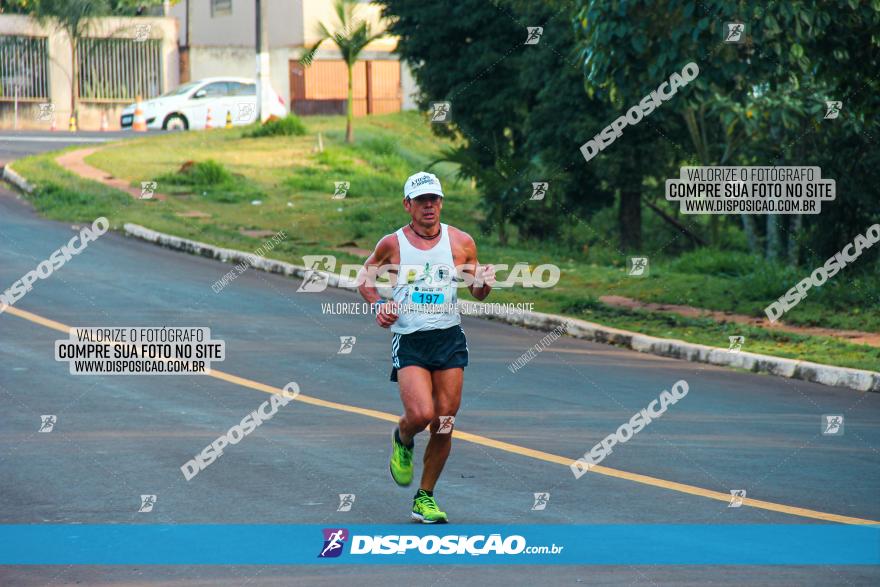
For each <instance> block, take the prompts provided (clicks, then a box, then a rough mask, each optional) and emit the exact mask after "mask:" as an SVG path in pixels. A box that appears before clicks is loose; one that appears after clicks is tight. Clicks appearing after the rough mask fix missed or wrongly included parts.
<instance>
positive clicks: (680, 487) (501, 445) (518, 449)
mask: <svg viewBox="0 0 880 587" xmlns="http://www.w3.org/2000/svg"><path fill="white" fill-rule="evenodd" d="M5 313H7V314H11V315H13V316H17V317H19V318H22V319H24V320H28V321H30V322H33V323H34V324H39V325H40V326H45V327H46V328H51V329H52V330H57V331H59V332H63V333H65V334H69V333H70V329H71V328H72V327H71V326H67V325H65V324H62V323H61V322H56V321H55V320H50V319H48V318H44V317H42V316H39V315H37V314H34V313H31V312H28V311H25V310H21V309H19V308H15V307H12V306H9V307H7V308H6V311H5ZM205 375H206V376H208V377H213V378H215V379H220V380H221V381H226V382H227V383H232V384H233V385H239V386H241V387H247V388H250V389H254V390H257V391H262V392H265V393H274V394H277V395H287V393H286V392H285V391H284V390H283V389H281V388H278V387H272V386H271V385H266V384H265V383H260V382H259V381H253V380H252V379H247V378H245V377H239V376H238V375H232V374H231V373H224V372H223V371H218V370H217V369H211V372H210V373H206V374H205ZM296 400H297V401H301V402H303V403H307V404H310V405H313V406H318V407H322V408H328V409H331V410H338V411H341V412H349V413H351V414H360V415H362V416H368V417H370V418H376V419H378V420H386V421H388V422H397V420H398V416H395V415H394V414H389V413H387V412H380V411H378V410H371V409H368V408H360V407H357V406H351V405H348V404H341V403H338V402H331V401H328V400H323V399H320V398H317V397H312V396H308V395H304V394H302V393H300V394H299V395H298V396H297V397H296ZM454 435H455V438H457V439H458V440H464V441H465V442H471V443H473V444H479V445H481V446H486V447H489V448H494V449H497V450H501V451H504V452H509V453H512V454H517V455H520V456H524V457H529V458H533V459H536V460H539V461H544V462H547V463H554V464H558V465H563V466H565V467H566V468H568V466H569V465H570V464H571V463H572V462H573V461H574V459H572V458H568V457H562V456H559V455H554V454H552V453H548V452H543V451H540V450H535V449H532V448H526V447H524V446H519V445H517V444H511V443H509V442H503V441H500V440H494V439H492V438H488V437H486V436H480V435H479V434H471V433H470V432H463V431H461V430H457V429H456V430H455V432H454ZM588 473H598V474H599V475H607V476H608V477H616V478H618V479H626V480H627V481H632V482H634V483H640V484H642V485H650V486H652V487H660V488H663V489H669V490H672V491H678V492H680V493H687V494H689V495H698V496H700V497H706V498H709V499H715V500H718V501H723V502H730V494H729V493H721V492H720V491H713V490H711V489H703V488H702V487H696V486H694V485H687V484H685V483H677V482H675V481H667V480H665V479H658V478H657V477H650V476H648V475H641V474H639V473H630V472H628V471H621V470H620V469H612V468H610V467H605V466H602V465H596V466H594V467H591V468H590V470H589V471H588ZM742 503H743V505H745V506H749V507H753V508H758V509H762V510H768V511H772V512H780V513H783V514H791V515H793V516H801V517H803V518H813V519H816V520H823V521H826V522H839V523H841V524H859V525H873V524H880V522H878V521H875V520H866V519H863V518H853V517H850V516H841V515H838V514H829V513H826V512H820V511H816V510H811V509H806V508H799V507H795V506H789V505H783V504H780V503H774V502H772V501H763V500H760V499H752V498H743V500H742Z"/></svg>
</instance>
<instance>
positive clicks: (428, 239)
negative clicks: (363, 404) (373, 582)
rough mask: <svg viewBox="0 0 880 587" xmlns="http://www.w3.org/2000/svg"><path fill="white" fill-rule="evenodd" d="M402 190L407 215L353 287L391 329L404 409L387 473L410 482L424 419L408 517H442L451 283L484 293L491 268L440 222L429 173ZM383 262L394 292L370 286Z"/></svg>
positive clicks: (451, 371)
mask: <svg viewBox="0 0 880 587" xmlns="http://www.w3.org/2000/svg"><path fill="white" fill-rule="evenodd" d="M403 194H404V198H403V207H404V209H406V212H407V214H409V216H410V218H411V219H412V221H411V222H410V223H409V224H408V225H407V226H404V227H403V228H401V229H399V230H398V231H397V232H395V233H393V234H389V235H386V236H384V237H383V238H382V240H380V241H379V243H378V244H377V245H376V250H375V251H373V254H372V255H370V257H369V258H368V259H367V261H366V262H365V263H364V271H365V272H366V275H367V276H368V278H367V279H365V280H364V282H363V284H362V285H361V286H360V288H359V290H360V292H361V295H362V296H363V298H364V299H365V300H366V301H367V302H369V303H371V304H374V303H375V304H377V311H376V322H377V323H378V324H379V326H381V327H382V328H390V329H391V332H393V333H394V335H393V337H392V339H391V381H396V382H397V383H398V385H399V387H400V399H401V401H402V402H403V416H401V417H400V420H399V422H398V426H397V428H395V430H394V433H393V434H392V435H391V463H390V469H391V477H392V478H393V479H394V481H395V483H397V484H398V485H400V486H402V487H406V486H409V485H410V483H412V477H413V463H412V457H413V448H414V447H415V442H414V438H415V436H416V434H418V433H419V432H422V431H423V430H424V429H425V428H426V427H428V426H430V433H431V438H430V440H429V441H428V446H427V447H426V448H425V458H424V467H423V469H422V479H421V483H420V484H419V489H418V491H417V492H416V494H415V497H414V498H413V507H412V518H413V519H414V520H418V521H420V522H422V523H425V524H433V523H437V522H439V523H446V522H447V521H448V518H447V516H446V513H445V512H443V511H441V510H440V508H439V507H438V506H437V502H436V501H435V499H434V486H435V484H436V483H437V479H438V478H439V477H440V472H441V471H443V465H444V464H445V463H446V459H447V458H448V457H449V451H450V448H451V446H452V427H453V424H452V423H453V422H454V417H455V414H456V413H457V412H458V407H459V404H460V403H461V386H462V382H463V380H464V368H465V367H466V366H467V364H468V348H467V341H466V340H465V336H464V331H463V330H462V329H461V326H460V324H461V316H460V315H459V312H458V294H457V290H456V285H457V283H460V282H462V281H464V282H465V283H466V284H467V285H468V289H470V292H471V294H473V296H474V297H475V298H476V299H478V300H482V299H485V298H486V296H488V295H489V292H490V291H491V290H492V285H493V284H494V283H495V269H494V267H492V266H491V265H485V266H481V265H479V262H478V261H477V245H476V244H475V243H474V239H472V238H471V237H470V236H469V235H468V234H467V233H465V232H462V231H461V230H458V229H457V228H454V227H452V226H448V225H446V224H441V223H440V211H441V210H442V209H443V190H442V189H441V187H440V180H438V179H437V177H436V176H435V175H433V174H431V173H425V172H420V173H416V174H414V175H412V176H410V177H409V179H407V180H406V183H405V184H404V188H403ZM383 266H384V267H386V268H387V266H391V267H392V269H391V271H390V272H391V273H392V279H393V276H394V274H395V273H396V282H395V283H394V285H393V290H392V291H393V300H385V299H382V297H381V296H380V295H379V292H378V290H377V289H376V283H375V276H376V275H377V273H379V274H381V272H382V271H383V270H382V269H380V268H382V267H383ZM395 270H396V271H395ZM456 270H458V271H460V272H462V273H464V274H466V276H463V275H459V274H457V273H456ZM450 417H452V418H450ZM441 419H442V421H443V428H442V429H441V426H440V424H441Z"/></svg>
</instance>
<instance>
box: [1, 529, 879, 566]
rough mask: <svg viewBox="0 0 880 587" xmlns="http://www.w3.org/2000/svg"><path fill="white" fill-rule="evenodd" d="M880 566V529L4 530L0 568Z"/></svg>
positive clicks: (2, 533) (2, 532)
mask: <svg viewBox="0 0 880 587" xmlns="http://www.w3.org/2000/svg"><path fill="white" fill-rule="evenodd" d="M425 563H429V564H432V565H436V564H492V565H497V564H540V565H547V564H551V565H552V564H562V565H573V564H578V565H877V564H880V527H878V526H841V525H824V524H790V525H769V524H754V525H749V524H743V525H677V524H676V525H670V524H635V525H633V524H627V525H578V526H563V525H513V526H502V525H462V526H459V525H443V526H420V525H394V526H391V525H387V526H386V525H383V526H378V525H347V526H327V525H234V524H218V525H210V524H204V525H150V524H141V525H121V524H120V525H117V524H100V525H92V524H89V525H85V524H84V525H56V524H33V525H0V564H3V565H59V564H63V565H302V564H323V565H337V564H425Z"/></svg>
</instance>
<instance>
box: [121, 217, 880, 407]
mask: <svg viewBox="0 0 880 587" xmlns="http://www.w3.org/2000/svg"><path fill="white" fill-rule="evenodd" d="M124 228H125V233H126V234H127V235H129V236H133V237H135V238H139V239H141V240H145V241H148V242H151V243H155V244H157V245H160V246H163V247H167V248H170V249H175V250H178V251H185V252H187V253H191V254H193V255H201V256H202V257H208V258H211V259H219V260H221V261H224V262H225V261H229V262H235V263H238V262H243V261H244V262H248V263H250V264H251V265H252V266H253V267H255V268H257V269H261V270H263V271H268V272H269V273H280V274H282V275H291V276H295V277H301V278H302V277H305V276H306V275H307V274H319V275H321V276H323V277H324V278H326V279H327V285H328V286H329V287H336V288H341V289H348V290H356V289H357V286H356V285H355V283H354V281H352V280H349V279H346V278H343V277H340V276H338V275H334V274H332V273H326V272H324V271H313V270H311V269H308V268H306V267H303V266H300V265H293V264H291V263H285V262H284V261H275V260H272V259H266V258H263V257H257V256H256V255H254V254H252V253H245V252H243V251H237V250H235V249H224V248H222V247H216V246H214V245H209V244H206V243H201V242H198V241H194V240H189V239H185V238H180V237H177V236H172V235H168V234H163V233H161V232H156V231H155V230H150V229H149V228H145V227H143V226H139V225H137V224H126V225H125V226H124ZM462 305H463V306H467V308H466V309H467V310H468V311H469V315H471V316H478V317H482V318H488V319H491V320H499V321H501V322H506V323H508V324H515V325H518V326H525V327H527V328H534V329H536V330H544V331H551V330H554V329H558V328H560V327H564V328H565V331H566V332H567V333H568V334H569V335H570V336H573V337H575V338H582V339H586V340H592V341H596V342H602V343H608V344H614V345H618V346H624V347H627V348H630V349H633V350H636V351H639V352H642V353H650V354H653V355H659V356H662V357H673V358H676V359H684V360H687V361H693V362H699V363H708V364H710V365H719V366H722V367H736V368H739V369H745V370H747V371H752V372H754V373H767V374H770V375H776V376H778V377H788V378H790V379H802V380H804V381H811V382H813V383H821V384H823V385H830V386H836V387H848V388H850V389H855V390H857V391H875V392H880V373H877V372H874V371H863V370H861V369H850V368H848V367H833V366H830V365H820V364H818V363H810V362H808V361H797V360H794V359H783V358H780V357H771V356H769V355H759V354H756V353H746V352H730V351H728V350H726V349H722V348H716V347H710V346H706V345H701V344H693V343H689V342H684V341H681V340H675V339H670V338H657V337H654V336H647V335H645V334H639V333H637V332H629V331H627V330H619V329H617V328H611V327H608V326H602V325H601V324H595V323H593V322H587V321H585V320H579V319H577V318H566V317H565V316H558V315H556V314H543V313H541V312H528V311H524V312H521V313H507V312H501V311H499V310H497V309H495V308H493V307H492V305H491V304H484V303H482V302H470V301H463V302H462Z"/></svg>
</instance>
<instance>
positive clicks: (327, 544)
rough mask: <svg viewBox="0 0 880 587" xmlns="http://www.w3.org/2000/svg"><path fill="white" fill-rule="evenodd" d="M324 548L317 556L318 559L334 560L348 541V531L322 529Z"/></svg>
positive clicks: (343, 529)
mask: <svg viewBox="0 0 880 587" xmlns="http://www.w3.org/2000/svg"><path fill="white" fill-rule="evenodd" d="M322 532H324V547H323V548H322V549H321V552H320V553H319V554H318V558H335V557H338V556H339V555H340V554H342V547H343V546H344V545H345V541H346V540H348V530H346V529H345V528H324V529H323V530H322Z"/></svg>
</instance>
